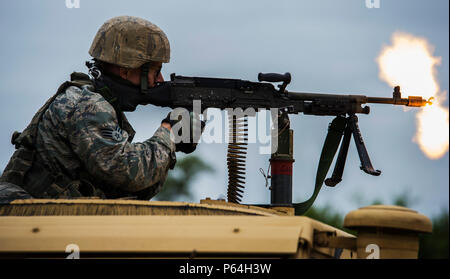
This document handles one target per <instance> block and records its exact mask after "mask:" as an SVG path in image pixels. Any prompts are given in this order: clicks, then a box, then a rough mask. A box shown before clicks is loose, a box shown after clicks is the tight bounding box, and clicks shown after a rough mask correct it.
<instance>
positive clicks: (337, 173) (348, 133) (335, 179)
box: [325, 120, 352, 187]
mask: <svg viewBox="0 0 450 279" xmlns="http://www.w3.org/2000/svg"><path fill="white" fill-rule="evenodd" d="M346 122H347V124H346V126H345V130H344V139H343V140H342V143H341V148H340V149H339V154H338V157H337V159H336V165H335V166H334V170H333V175H332V176H331V178H327V179H325V185H327V186H330V187H334V186H336V185H337V184H338V183H339V182H341V181H342V174H343V173H344V167H345V161H346V160H347V154H348V147H349V146H350V139H351V137H352V130H351V129H350V127H349V126H348V120H347V121H346Z"/></svg>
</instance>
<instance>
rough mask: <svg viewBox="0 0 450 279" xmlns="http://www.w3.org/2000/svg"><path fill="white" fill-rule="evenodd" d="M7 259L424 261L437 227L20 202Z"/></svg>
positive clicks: (164, 205)
mask: <svg viewBox="0 0 450 279" xmlns="http://www.w3.org/2000/svg"><path fill="white" fill-rule="evenodd" d="M0 215H1V217H0V257H8V258H9V257H20V258H22V257H31V258H34V257H50V258H66V257H68V258H77V257H80V258H90V257H101V258H105V257H106V258H118V257H119V258H123V257H125V258H225V257H226V258H229V257H232V258H266V257H268V258H340V259H349V258H353V259H354V258H417V255H418V247H419V243H418V234H419V233H426V232H430V231H431V222H430V220H429V219H428V218H427V217H425V216H423V215H421V214H419V213H417V212H415V211H412V210H410V209H407V208H404V207H399V206H383V205H378V206H369V207H364V208H360V209H359V210H355V211H352V212H350V213H349V214H347V216H346V218H345V222H344V225H345V227H348V228H351V229H353V230H354V231H356V232H357V235H358V236H357V237H356V236H354V235H351V234H349V233H346V232H344V231H342V230H339V229H336V228H334V227H331V226H329V225H326V224H324V223H321V222H318V221H316V220H313V219H311V218H308V217H303V216H293V209H292V208H287V207H273V208H270V207H269V208H262V207H257V206H246V205H239V204H235V203H228V202H225V201H217V200H211V199H208V198H207V199H205V200H201V202H200V203H184V202H158V201H150V202H147V201H132V200H96V199H90V200H86V199H84V200H81V199H80V200H39V199H36V200H16V201H14V202H12V203H10V204H7V205H1V206H0Z"/></svg>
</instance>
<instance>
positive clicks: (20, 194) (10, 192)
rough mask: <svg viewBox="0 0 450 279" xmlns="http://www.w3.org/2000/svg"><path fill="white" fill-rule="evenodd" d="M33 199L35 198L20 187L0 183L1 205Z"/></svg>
mask: <svg viewBox="0 0 450 279" xmlns="http://www.w3.org/2000/svg"><path fill="white" fill-rule="evenodd" d="M31 198H33V197H32V196H30V194H28V193H27V192H26V191H25V190H23V189H22V188H20V187H19V186H17V185H14V184H12V183H8V182H0V204H2V203H10V202H12V201H13V200H19V199H20V200H23V199H31Z"/></svg>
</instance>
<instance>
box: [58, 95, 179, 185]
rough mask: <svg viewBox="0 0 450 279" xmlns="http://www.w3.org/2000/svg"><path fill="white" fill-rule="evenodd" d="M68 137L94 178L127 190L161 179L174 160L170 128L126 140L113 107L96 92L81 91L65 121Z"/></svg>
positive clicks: (160, 180) (160, 181) (158, 181)
mask: <svg viewBox="0 0 450 279" xmlns="http://www.w3.org/2000/svg"><path fill="white" fill-rule="evenodd" d="M65 126H66V131H67V135H68V139H69V141H70V145H71V147H72V149H73V150H74V152H75V154H77V156H78V157H79V159H80V160H81V162H82V163H83V164H84V166H85V168H86V170H87V171H88V172H89V173H90V174H91V175H92V176H94V177H95V178H97V179H100V180H101V181H105V182H106V183H108V184H109V185H112V186H116V187H118V188H120V189H122V190H125V191H129V192H137V191H140V190H143V189H146V188H148V187H152V186H154V187H157V184H162V183H164V181H165V179H166V177H167V173H168V170H169V168H173V165H174V164H175V161H176V157H175V144H174V142H173V141H172V140H171V134H170V133H171V131H169V130H168V129H166V128H164V127H159V128H158V129H157V130H156V132H155V134H154V136H153V137H152V138H150V139H148V140H146V141H144V142H142V143H130V142H128V141H127V139H128V133H127V132H126V131H123V130H122V129H121V128H120V127H119V125H118V121H117V117H116V113H115V111H114V109H113V107H112V106H111V105H110V104H109V103H108V102H106V101H105V100H104V99H103V98H102V97H101V96H100V95H99V94H96V93H92V92H91V93H90V94H83V97H82V98H81V99H79V102H78V104H77V108H76V110H75V111H74V112H73V114H72V115H71V117H70V118H68V119H67V120H66V123H65Z"/></svg>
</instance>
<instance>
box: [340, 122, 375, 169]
mask: <svg viewBox="0 0 450 279" xmlns="http://www.w3.org/2000/svg"><path fill="white" fill-rule="evenodd" d="M347 119H348V124H347V125H348V126H349V127H350V129H351V131H352V133H353V139H354V140H355V144H356V149H357V150H358V155H359V159H360V161H361V167H360V169H362V170H363V171H364V172H366V173H368V174H370V175H375V176H378V175H380V174H381V171H380V170H375V169H374V168H373V166H372V163H371V162H370V158H369V154H368V153H367V149H366V146H365V145H364V140H363V138H362V135H361V131H360V130H359V127H358V117H357V116H356V115H354V114H353V115H350V116H349V117H348V118H347Z"/></svg>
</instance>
